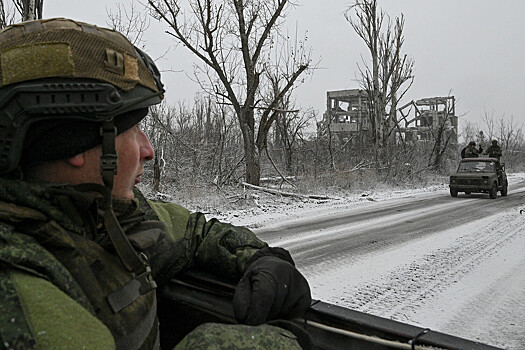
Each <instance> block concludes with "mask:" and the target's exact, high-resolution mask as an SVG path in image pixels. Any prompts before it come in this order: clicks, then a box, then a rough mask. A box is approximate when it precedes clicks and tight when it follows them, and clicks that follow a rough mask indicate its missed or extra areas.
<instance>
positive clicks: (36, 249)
mask: <svg viewBox="0 0 525 350" xmlns="http://www.w3.org/2000/svg"><path fill="white" fill-rule="evenodd" d="M137 196H138V200H136V201H122V203H115V204H114V207H115V211H116V213H117V217H118V220H119V222H120V224H121V226H122V227H123V229H124V231H125V232H126V234H127V235H128V238H129V240H130V241H131V243H132V245H133V247H134V248H135V249H136V250H138V251H141V252H142V253H144V254H145V255H146V256H147V257H148V258H149V259H148V261H149V262H150V265H151V269H152V273H153V277H154V279H155V280H156V281H157V284H162V283H165V282H166V281H167V280H169V279H170V278H171V277H173V276H174V275H176V274H177V273H179V272H181V271H183V270H185V269H189V268H193V267H198V268H201V269H205V270H212V271H213V272H214V273H218V274H220V275H222V276H224V277H229V278H232V279H236V278H239V277H240V276H241V274H242V273H243V271H244V269H245V265H246V263H247V261H248V260H249V259H250V258H251V257H252V256H253V254H254V253H255V252H256V251H258V250H259V249H261V248H263V247H265V246H267V245H266V243H264V242H262V241H260V240H258V239H257V238H256V237H255V235H254V234H253V233H252V232H251V231H249V230H248V229H246V228H242V227H236V226H233V225H230V224H226V223H221V222H219V221H217V220H210V221H207V220H206V219H205V217H204V215H203V214H201V213H193V214H192V213H190V212H189V211H188V210H186V209H184V208H182V207H180V206H178V205H175V204H172V203H159V202H151V201H146V200H145V199H144V197H142V196H141V195H140V193H137ZM117 202H118V201H117ZM139 203H140V206H141V207H142V208H143V209H144V210H142V209H141V208H140V207H139ZM99 211H100V210H99V208H98V206H97V198H96V196H94V195H92V194H85V193H81V192H78V191H75V190H74V189H72V188H69V187H66V186H52V185H37V184H29V183H26V182H23V181H18V180H7V179H0V291H1V293H0V294H1V297H0V309H1V310H2V312H1V313H0V340H1V341H0V348H2V347H4V348H25V349H30V348H35V347H38V348H43V349H46V348H53V347H60V348H67V347H69V348H72V349H74V348H79V347H85V348H97V349H105V348H108V349H109V348H114V347H115V346H116V347H117V348H129V347H128V345H129V343H125V342H122V339H124V338H126V337H133V336H134V335H135V336H136V333H137V332H136V331H135V329H134V328H133V327H135V326H136V324H137V323H140V322H145V321H143V320H144V319H145V318H146V315H149V313H148V312H149V311H148V310H151V309H154V308H155V305H154V303H155V300H154V299H155V298H154V292H153V295H151V293H150V294H145V295H144V296H143V298H142V299H137V302H136V303H134V304H133V305H130V306H128V307H126V308H124V309H123V310H122V311H120V312H118V313H112V312H111V310H109V308H108V306H107V302H105V297H106V296H107V294H108V293H109V292H110V291H111V290H113V289H115V288H116V287H118V286H120V285H123V284H125V283H126V282H128V278H129V277H128V276H127V272H126V271H124V270H125V269H124V268H123V266H122V265H121V263H120V261H118V258H117V257H116V256H115V255H116V254H115V253H114V251H113V250H112V249H113V248H112V246H111V244H110V243H109V240H108V238H107V234H105V232H104V229H103V226H102V225H101V222H100V217H99ZM156 219H160V220H161V221H162V222H163V223H164V225H165V227H164V225H159V222H158V221H156ZM115 315H116V316H115ZM147 318H148V319H149V320H150V321H151V322H150V325H155V324H156V323H155V321H154V320H155V319H156V317H153V318H152V317H150V316H148V317H147ZM152 327H153V326H152ZM130 329H131V331H130ZM156 331H157V330H155V332H156ZM148 332H149V333H147V332H146V333H143V335H147V338H146V337H145V336H144V337H142V338H141V339H144V338H146V340H144V342H143V343H139V345H137V346H136V348H139V347H140V348H146V349H148V348H154V347H155V346H156V345H157V346H158V344H155V339H156V338H157V336H158V334H154V333H155V332H154V331H153V330H152V331H148ZM157 339H158V338H157ZM140 344H142V346H140ZM66 345H67V346H66ZM135 345H136V344H135Z"/></svg>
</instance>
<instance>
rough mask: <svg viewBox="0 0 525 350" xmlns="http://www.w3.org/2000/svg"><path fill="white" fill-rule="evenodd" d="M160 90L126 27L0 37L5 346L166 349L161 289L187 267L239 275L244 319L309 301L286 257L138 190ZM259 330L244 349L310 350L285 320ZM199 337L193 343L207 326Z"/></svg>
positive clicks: (46, 28)
mask: <svg viewBox="0 0 525 350" xmlns="http://www.w3.org/2000/svg"><path fill="white" fill-rule="evenodd" d="M163 93H164V88H163V85H162V83H161V80H160V73H159V71H158V70H157V68H156V66H155V64H154V62H153V61H152V60H151V58H150V57H149V56H148V55H147V54H145V53H144V52H142V51H141V50H139V49H137V48H136V47H134V46H133V45H132V44H131V43H130V42H129V41H128V40H127V39H126V38H125V37H124V36H122V35H121V34H119V33H117V32H115V31H112V30H109V29H104V28H99V27H97V26H93V25H90V24H86V23H81V22H77V21H73V20H68V19H47V20H38V21H31V22H25V23H20V24H16V25H13V26H10V27H8V28H6V29H5V30H3V31H2V32H0V288H1V289H2V294H3V295H4V296H5V297H4V298H3V299H2V301H0V310H2V311H3V312H2V313H0V328H1V329H2V331H1V332H0V339H1V342H0V344H2V345H4V346H5V347H6V348H24V349H31V348H43V349H47V348H63V347H64V346H65V345H68V346H69V347H71V348H94V349H111V348H117V349H157V348H159V327H158V316H157V295H156V290H157V288H158V287H160V286H162V285H163V284H165V283H166V282H167V281H168V280H169V279H171V278H172V277H173V276H175V275H176V274H178V273H180V272H181V271H183V270H186V269H190V268H199V269H204V270H209V271H214V272H215V273H217V274H219V275H221V276H224V277H228V278H230V279H232V278H233V279H238V280H240V282H239V284H238V286H237V288H236V291H235V296H234V310H235V314H236V317H237V319H238V320H239V322H244V323H247V324H251V325H259V324H262V323H264V322H266V321H268V320H269V319H278V318H285V317H295V316H297V315H300V314H301V313H303V312H304V311H306V309H307V308H308V307H309V305H310V302H311V297H310V290H309V287H308V284H307V282H306V280H305V279H304V277H303V276H302V275H301V274H300V273H299V272H298V271H297V270H296V269H295V267H294V265H293V260H292V258H291V257H290V255H289V253H288V252H287V251H285V250H284V249H281V248H270V247H268V245H267V244H266V243H264V242H262V241H260V240H259V239H257V238H256V237H255V235H254V234H253V233H252V232H251V231H249V230H248V229H246V228H243V227H235V226H232V225H230V224H226V223H221V222H218V221H215V220H212V221H206V219H205V217H204V215H203V214H202V213H190V212H189V211H188V210H186V209H184V208H182V207H180V206H178V205H175V204H172V203H158V202H153V201H148V200H146V199H145V198H144V197H143V196H142V195H141V193H140V192H138V190H137V189H136V188H135V185H136V184H137V183H139V182H140V181H141V176H142V174H143V171H144V164H145V162H147V161H148V160H151V159H153V157H154V156H155V154H154V151H153V148H152V146H151V144H150V142H149V140H148V138H147V136H146V135H145V134H144V133H143V131H142V130H141V129H140V125H139V124H138V123H139V122H140V121H141V120H142V119H143V118H144V117H145V116H146V115H147V113H148V107H149V106H152V105H154V104H157V103H160V102H161V100H162V98H163ZM260 276H269V279H268V280H265V279H264V278H261V277H260ZM254 278H257V282H254V281H253V279H254ZM270 285H273V286H277V287H276V288H271V287H270ZM279 286H284V287H279ZM283 288H284V290H283ZM254 296H256V297H254ZM260 300H265V303H261V302H260ZM180 317H181V318H184V317H190V315H180ZM161 322H162V320H161ZM206 327H207V328H206ZM210 327H211V328H210ZM214 327H215V328H214ZM232 327H235V326H225V325H213V324H212V325H207V326H205V328H204V330H203V329H201V333H200V334H202V332H207V331H210V329H211V331H214V330H215V331H216V330H217V329H219V330H221V332H222V333H221V334H222V335H223V336H224V334H228V332H233V333H235V337H240V338H236V339H241V338H242V331H240V330H239V329H238V328H232ZM241 330H242V329H241ZM250 332H251V333H250V337H249V339H244V340H243V341H244V342H245V343H244V345H246V344H250V343H251V344H252V345H253V347H257V346H261V343H257V342H258V341H259V342H260V341H263V343H264V344H267V345H266V346H268V347H271V348H277V347H281V348H294V347H295V348H298V347H299V345H298V343H297V342H296V341H295V340H294V336H293V334H291V333H290V332H289V331H285V330H283V329H281V328H276V327H274V326H268V325H261V326H258V327H254V328H253V329H251V330H250ZM212 333H213V332H212ZM216 333H217V332H215V334H216ZM253 335H256V336H255V337H253ZM189 336H190V337H193V338H191V339H192V341H193V343H191V342H190V343H191V344H195V342H194V341H195V339H196V338H198V337H199V333H198V331H197V332H195V333H190V335H189ZM221 339H222V338H221ZM257 339H258V340H257ZM230 340H231V339H230ZM246 342H248V343H246ZM186 344H188V343H186ZM233 344H235V342H233ZM181 346H184V344H183V345H181Z"/></svg>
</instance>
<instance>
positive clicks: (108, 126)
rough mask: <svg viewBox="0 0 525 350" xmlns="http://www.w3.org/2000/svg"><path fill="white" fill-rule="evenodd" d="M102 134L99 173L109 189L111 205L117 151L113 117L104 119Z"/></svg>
mask: <svg viewBox="0 0 525 350" xmlns="http://www.w3.org/2000/svg"><path fill="white" fill-rule="evenodd" d="M100 134H101V136H102V155H101V156H100V173H101V175H102V181H104V186H106V188H107V189H108V190H109V193H110V198H109V205H110V206H111V205H112V204H111V199H112V198H111V197H112V195H111V193H112V191H113V181H114V176H115V175H117V159H118V157H117V151H116V150H115V138H116V137H117V128H116V127H115V124H114V123H113V118H111V119H109V120H104V122H103V123H102V126H101V128H100Z"/></svg>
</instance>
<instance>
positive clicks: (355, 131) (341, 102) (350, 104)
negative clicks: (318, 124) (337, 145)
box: [322, 89, 370, 145]
mask: <svg viewBox="0 0 525 350" xmlns="http://www.w3.org/2000/svg"><path fill="white" fill-rule="evenodd" d="M322 124H323V125H324V126H327V127H328V128H329V130H330V132H331V133H332V135H333V136H334V137H335V138H336V139H338V140H339V141H340V142H341V143H349V144H352V145H366V144H367V143H368V139H369V135H368V130H369V128H370V118H369V108H368V98H367V94H366V92H365V91H364V90H359V89H352V90H339V91H328V92H327V93H326V112H325V113H324V114H323V121H322Z"/></svg>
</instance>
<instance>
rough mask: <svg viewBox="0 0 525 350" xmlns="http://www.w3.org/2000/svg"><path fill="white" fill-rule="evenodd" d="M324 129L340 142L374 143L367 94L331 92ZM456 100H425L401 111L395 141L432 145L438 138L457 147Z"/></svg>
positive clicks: (451, 98) (323, 122) (405, 106)
mask: <svg viewBox="0 0 525 350" xmlns="http://www.w3.org/2000/svg"><path fill="white" fill-rule="evenodd" d="M326 95H327V98H326V112H325V113H324V114H323V121H322V124H323V126H324V127H325V128H324V129H329V130H330V132H331V133H332V135H333V136H334V137H335V138H336V139H338V140H339V142H341V143H344V144H348V145H356V146H367V145H368V143H369V142H370V135H369V131H370V112H369V102H368V97H367V93H366V91H364V90H359V89H350V90H337V91H328V92H327V94H326ZM455 113H456V111H455V99H454V96H447V97H431V98H423V99H420V100H417V101H411V102H409V103H407V104H406V105H404V106H403V107H401V108H399V109H398V113H397V124H396V127H395V130H394V132H393V133H392V135H393V137H395V140H396V142H397V143H401V142H417V141H432V140H435V138H436V137H438V133H439V132H441V137H444V138H449V137H450V139H449V142H450V143H457V131H458V130H457V128H458V117H457V116H456V114H455Z"/></svg>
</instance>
